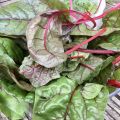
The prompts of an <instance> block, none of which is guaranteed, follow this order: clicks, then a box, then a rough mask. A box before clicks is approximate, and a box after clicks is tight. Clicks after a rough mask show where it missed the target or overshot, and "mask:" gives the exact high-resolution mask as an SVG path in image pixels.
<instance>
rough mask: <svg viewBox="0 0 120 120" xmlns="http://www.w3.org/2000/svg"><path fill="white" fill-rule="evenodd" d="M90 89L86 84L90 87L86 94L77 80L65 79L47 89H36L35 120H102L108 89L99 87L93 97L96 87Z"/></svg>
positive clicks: (46, 87) (93, 85)
mask: <svg viewBox="0 0 120 120" xmlns="http://www.w3.org/2000/svg"><path fill="white" fill-rule="evenodd" d="M91 85H92V86H91ZM91 85H90V84H89V85H87V84H86V86H89V89H88V90H86V89H85V88H84V87H83V88H82V86H77V84H76V82H75V81H74V80H71V79H68V78H66V77H62V78H60V79H58V80H57V81H55V82H52V84H50V85H48V86H44V87H41V88H38V89H36V92H35V104H34V112H33V120H39V119H40V120H48V119H51V120H52V119H59V120H63V119H71V120H83V119H85V120H90V119H94V120H96V119H100V120H102V119H103V118H104V110H105V107H106V103H107V98H108V91H107V89H106V87H104V86H101V85H97V86H98V88H97V89H98V90H97V92H95V93H93V92H94V90H95V89H96V88H95V86H96V84H91ZM82 89H83V90H82ZM89 90H90V91H89ZM92 94H94V95H92ZM86 95H89V96H86Z"/></svg>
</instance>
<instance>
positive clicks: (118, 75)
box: [113, 69, 120, 81]
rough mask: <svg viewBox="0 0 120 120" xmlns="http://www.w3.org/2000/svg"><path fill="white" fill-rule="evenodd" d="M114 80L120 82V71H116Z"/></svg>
mask: <svg viewBox="0 0 120 120" xmlns="http://www.w3.org/2000/svg"><path fill="white" fill-rule="evenodd" d="M113 78H114V79H116V80H119V81H120V69H117V70H115V71H114V73H113Z"/></svg>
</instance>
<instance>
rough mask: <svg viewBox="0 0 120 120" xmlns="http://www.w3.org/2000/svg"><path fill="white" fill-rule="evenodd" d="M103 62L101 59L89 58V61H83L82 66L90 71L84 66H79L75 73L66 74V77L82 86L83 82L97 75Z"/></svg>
mask: <svg viewBox="0 0 120 120" xmlns="http://www.w3.org/2000/svg"><path fill="white" fill-rule="evenodd" d="M103 62H104V60H103V59H101V58H99V57H95V56H91V57H89V59H87V60H86V61H84V62H83V64H84V65H87V66H89V67H90V68H92V69H90V68H87V67H85V66H84V65H79V66H78V67H77V68H76V70H75V71H73V72H70V73H68V74H67V76H68V77H69V78H71V79H74V80H76V81H77V82H78V83H79V84H82V83H83V82H84V81H87V80H90V79H92V78H94V77H96V76H97V75H98V74H99V72H100V70H101V67H102V64H103Z"/></svg>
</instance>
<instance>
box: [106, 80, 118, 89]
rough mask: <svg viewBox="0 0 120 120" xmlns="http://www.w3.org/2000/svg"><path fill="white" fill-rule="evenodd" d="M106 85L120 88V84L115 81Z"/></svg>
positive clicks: (110, 81) (109, 81)
mask: <svg viewBox="0 0 120 120" xmlns="http://www.w3.org/2000/svg"><path fill="white" fill-rule="evenodd" d="M107 84H108V85H110V86H113V87H116V88H120V82H119V81H117V80H108V81H107Z"/></svg>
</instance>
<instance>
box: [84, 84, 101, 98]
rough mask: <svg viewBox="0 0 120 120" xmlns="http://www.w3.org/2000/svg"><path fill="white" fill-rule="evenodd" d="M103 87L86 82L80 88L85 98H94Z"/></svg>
mask: <svg viewBox="0 0 120 120" xmlns="http://www.w3.org/2000/svg"><path fill="white" fill-rule="evenodd" d="M102 88H103V86H102V85H99V84H94V83H87V84H86V85H85V86H84V87H83V90H82V95H83V97H84V98H85V99H93V98H95V97H96V96H97V95H98V94H99V93H100V91H101V89H102Z"/></svg>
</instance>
